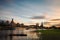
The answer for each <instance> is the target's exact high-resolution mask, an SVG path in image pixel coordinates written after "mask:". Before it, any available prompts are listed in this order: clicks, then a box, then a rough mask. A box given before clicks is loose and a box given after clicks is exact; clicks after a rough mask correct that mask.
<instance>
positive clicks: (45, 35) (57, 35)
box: [38, 29, 60, 40]
mask: <svg viewBox="0 0 60 40" xmlns="http://www.w3.org/2000/svg"><path fill="white" fill-rule="evenodd" d="M38 32H41V33H42V36H41V39H42V40H60V30H58V29H53V30H38Z"/></svg>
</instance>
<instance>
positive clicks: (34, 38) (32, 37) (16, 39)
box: [0, 27, 41, 40]
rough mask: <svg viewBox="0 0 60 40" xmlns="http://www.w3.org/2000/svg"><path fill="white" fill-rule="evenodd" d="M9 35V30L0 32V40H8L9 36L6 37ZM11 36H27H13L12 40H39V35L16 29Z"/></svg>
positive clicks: (23, 29)
mask: <svg viewBox="0 0 60 40" xmlns="http://www.w3.org/2000/svg"><path fill="white" fill-rule="evenodd" d="M31 30H33V29H31ZM10 33H11V31H10V30H3V31H0V36H1V37H2V38H1V37H0V40H10V36H8V35H9V34H10ZM13 34H27V36H13V37H12V40H40V34H41V33H37V32H35V31H30V30H26V29H25V28H19V27H17V28H16V29H15V30H13ZM2 35H3V36H2Z"/></svg>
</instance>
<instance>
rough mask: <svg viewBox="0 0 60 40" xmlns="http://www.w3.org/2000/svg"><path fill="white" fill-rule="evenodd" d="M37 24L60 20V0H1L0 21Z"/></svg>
mask: <svg viewBox="0 0 60 40" xmlns="http://www.w3.org/2000/svg"><path fill="white" fill-rule="evenodd" d="M12 18H13V19H14V21H15V22H16V23H17V22H19V23H25V24H35V23H41V22H47V21H50V20H52V19H60V0H0V19H3V20H10V21H11V19H12Z"/></svg>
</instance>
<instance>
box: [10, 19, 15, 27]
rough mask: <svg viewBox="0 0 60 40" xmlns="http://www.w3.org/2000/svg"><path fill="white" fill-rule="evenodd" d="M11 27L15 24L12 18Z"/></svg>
mask: <svg viewBox="0 0 60 40" xmlns="http://www.w3.org/2000/svg"><path fill="white" fill-rule="evenodd" d="M10 25H11V27H14V26H15V23H14V19H13V18H12V20H11V23H10Z"/></svg>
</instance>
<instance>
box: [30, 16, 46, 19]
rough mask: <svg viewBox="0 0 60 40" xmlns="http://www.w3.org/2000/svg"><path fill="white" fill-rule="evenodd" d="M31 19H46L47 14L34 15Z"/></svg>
mask: <svg viewBox="0 0 60 40" xmlns="http://www.w3.org/2000/svg"><path fill="white" fill-rule="evenodd" d="M30 19H45V16H33V17H31V18H30Z"/></svg>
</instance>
